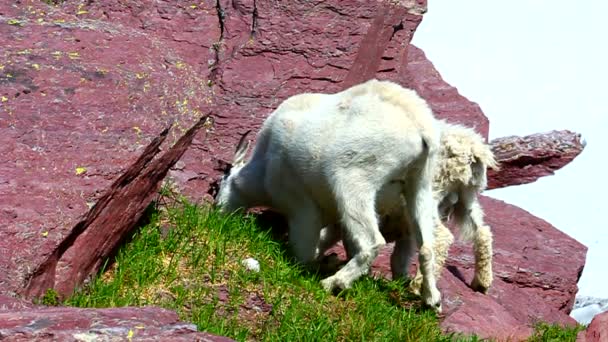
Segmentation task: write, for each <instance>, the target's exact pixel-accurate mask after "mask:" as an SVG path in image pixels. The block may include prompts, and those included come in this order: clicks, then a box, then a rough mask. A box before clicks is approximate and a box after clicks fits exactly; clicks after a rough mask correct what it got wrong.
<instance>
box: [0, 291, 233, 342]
mask: <svg viewBox="0 0 608 342" xmlns="http://www.w3.org/2000/svg"><path fill="white" fill-rule="evenodd" d="M2 301H3V299H2V297H1V296H0V302H2ZM0 339H1V340H2V341H51V340H52V341H84V340H93V339H95V340H124V341H126V340H129V341H168V340H170V341H209V342H211V341H217V342H229V341H233V340H232V339H229V338H226V337H220V336H216V335H212V334H208V333H204V332H199V331H197V329H196V326H195V325H194V324H189V323H185V322H181V321H180V320H179V318H178V316H177V314H176V313H175V312H173V311H169V310H165V309H161V308H158V307H153V306H147V307H141V308H134V307H121V308H111V309H80V308H69V307H43V306H41V307H30V308H27V307H26V308H13V309H12V310H4V309H0Z"/></svg>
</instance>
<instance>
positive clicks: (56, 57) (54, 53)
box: [51, 51, 63, 60]
mask: <svg viewBox="0 0 608 342" xmlns="http://www.w3.org/2000/svg"><path fill="white" fill-rule="evenodd" d="M51 55H52V56H53V57H55V59H57V60H59V59H60V58H61V56H63V52H61V51H53V52H51Z"/></svg>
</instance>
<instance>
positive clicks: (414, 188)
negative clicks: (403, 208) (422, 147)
mask: <svg viewBox="0 0 608 342" xmlns="http://www.w3.org/2000/svg"><path fill="white" fill-rule="evenodd" d="M431 177H432V174H431V173H430V172H428V173H425V172H423V173H421V174H419V177H418V178H417V179H413V180H411V181H410V182H409V184H408V185H407V186H408V187H410V188H405V185H404V190H403V195H404V196H405V198H406V203H407V208H408V211H409V213H410V215H411V217H412V227H413V232H414V234H415V235H416V242H417V243H418V251H419V254H418V260H419V263H420V266H419V267H420V271H421V273H422V300H423V301H424V303H425V304H426V305H427V306H429V307H431V308H433V309H434V310H436V311H437V312H441V293H440V292H439V290H438V289H437V280H436V278H435V250H434V228H433V227H434V220H435V219H436V218H437V217H438V213H437V205H436V204H435V200H434V198H433V193H432V188H431V184H432V183H431Z"/></svg>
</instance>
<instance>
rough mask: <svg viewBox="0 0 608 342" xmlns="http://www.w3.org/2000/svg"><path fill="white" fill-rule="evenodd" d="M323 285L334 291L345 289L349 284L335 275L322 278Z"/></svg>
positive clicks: (329, 290) (327, 289) (324, 287)
mask: <svg viewBox="0 0 608 342" xmlns="http://www.w3.org/2000/svg"><path fill="white" fill-rule="evenodd" d="M321 286H323V289H325V291H327V292H329V293H332V292H334V290H344V289H347V288H348V285H347V284H345V283H344V282H343V281H342V279H340V278H339V277H336V276H335V275H333V276H331V277H327V278H325V279H323V280H321Z"/></svg>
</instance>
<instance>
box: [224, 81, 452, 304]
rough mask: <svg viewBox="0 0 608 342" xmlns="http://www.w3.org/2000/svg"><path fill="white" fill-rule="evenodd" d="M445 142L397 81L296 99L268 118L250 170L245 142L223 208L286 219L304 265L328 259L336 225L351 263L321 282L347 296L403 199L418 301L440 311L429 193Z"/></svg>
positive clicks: (419, 102) (402, 265) (403, 266)
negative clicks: (416, 265)
mask: <svg viewBox="0 0 608 342" xmlns="http://www.w3.org/2000/svg"><path fill="white" fill-rule="evenodd" d="M439 139H440V137H439V129H438V127H437V120H436V119H435V118H434V116H433V113H432V111H431V109H430V108H429V106H428V105H427V103H426V102H425V101H424V100H423V99H422V98H420V97H419V96H418V95H417V94H416V92H414V91H412V90H409V89H405V88H403V87H401V86H399V85H397V84H395V83H392V82H388V81H378V80H370V81H367V82H365V83H362V84H359V85H356V86H353V87H351V88H349V89H346V90H344V91H342V92H339V93H335V94H318V93H309V94H301V95H296V96H293V97H290V98H288V99H287V100H285V101H284V102H283V103H282V104H281V105H280V106H279V107H278V108H277V109H276V110H275V111H274V112H273V113H272V114H271V115H270V116H269V117H268V118H267V119H266V121H265V122H264V125H263V127H262V129H261V131H260V132H259V134H258V137H257V142H256V145H255V147H254V149H253V154H252V156H251V159H249V160H248V161H247V162H245V154H246V152H247V144H245V143H243V141H244V139H241V142H240V143H239V146H238V147H237V150H236V153H235V157H234V161H233V166H232V168H231V170H230V172H229V174H227V175H225V177H224V178H223V180H222V182H221V184H220V189H219V192H218V195H217V204H218V205H219V206H220V208H222V210H224V211H233V210H236V209H239V208H243V209H246V208H251V207H255V206H267V207H271V208H273V209H275V210H277V211H278V212H279V213H281V214H283V215H284V216H285V217H286V218H287V221H288V225H289V243H290V246H291V248H292V249H293V252H294V254H295V256H296V258H297V259H298V260H299V261H300V262H302V263H304V264H312V263H317V262H318V261H319V257H322V254H319V253H318V252H319V242H320V232H321V229H322V227H325V226H327V225H330V224H334V223H336V222H340V224H341V225H342V227H344V228H343V229H344V236H345V237H346V238H348V239H349V241H350V242H351V245H352V248H351V252H352V254H351V255H352V258H351V259H350V260H349V261H348V262H347V263H346V265H345V266H344V267H343V268H342V269H340V270H339V271H338V272H336V274H334V275H332V276H330V277H327V278H325V279H323V280H322V285H323V287H324V288H325V289H326V290H327V291H332V290H333V289H335V288H349V287H350V286H351V284H352V283H353V281H355V280H356V279H358V278H359V277H360V276H361V275H363V274H366V273H367V272H368V271H369V268H370V266H371V263H372V262H373V260H374V259H375V258H376V256H377V255H378V250H379V248H380V247H382V246H383V245H384V244H385V239H384V237H383V236H382V234H381V233H380V230H379V227H378V219H377V217H378V216H383V215H385V214H387V213H389V212H391V210H393V208H394V207H395V206H397V205H400V204H401V203H402V198H405V199H406V201H407V204H406V205H404V206H403V209H404V210H406V211H407V217H411V222H412V224H411V226H410V227H411V228H412V232H413V233H414V234H415V237H416V242H417V244H418V248H419V249H420V253H419V259H420V265H421V274H422V297H423V300H424V302H425V304H427V305H429V306H431V307H433V308H435V309H436V310H441V295H440V293H439V290H438V289H437V286H436V281H435V271H434V269H433V265H434V264H435V260H434V259H435V257H434V248H433V238H434V236H433V220H434V218H436V217H437V215H438V214H437V204H436V202H435V200H434V197H433V193H432V180H433V169H434V168H435V160H436V155H437V153H438V151H439ZM401 196H403V197H401ZM403 241H404V242H409V240H406V239H403ZM399 243H400V242H399V241H397V244H398V246H399ZM403 250H405V247H404V248H403ZM399 251H400V249H399V247H398V248H396V252H395V253H399ZM394 259H395V260H396V264H395V265H394V267H395V268H398V269H400V270H401V271H400V272H402V273H403V272H407V267H408V264H407V263H406V262H403V261H407V259H406V258H403V257H402V256H399V255H396V256H394Z"/></svg>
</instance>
